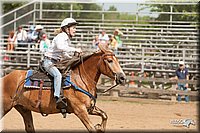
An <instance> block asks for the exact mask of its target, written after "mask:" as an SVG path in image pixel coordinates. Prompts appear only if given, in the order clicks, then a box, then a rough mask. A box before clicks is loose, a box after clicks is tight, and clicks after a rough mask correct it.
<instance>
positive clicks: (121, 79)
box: [116, 73, 126, 85]
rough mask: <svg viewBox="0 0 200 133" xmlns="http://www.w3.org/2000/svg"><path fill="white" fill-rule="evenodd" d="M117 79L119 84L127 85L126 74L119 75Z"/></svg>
mask: <svg viewBox="0 0 200 133" xmlns="http://www.w3.org/2000/svg"><path fill="white" fill-rule="evenodd" d="M116 75H117V79H116V82H117V83H118V84H122V85H125V82H126V75H125V74H124V73H117V74H116Z"/></svg>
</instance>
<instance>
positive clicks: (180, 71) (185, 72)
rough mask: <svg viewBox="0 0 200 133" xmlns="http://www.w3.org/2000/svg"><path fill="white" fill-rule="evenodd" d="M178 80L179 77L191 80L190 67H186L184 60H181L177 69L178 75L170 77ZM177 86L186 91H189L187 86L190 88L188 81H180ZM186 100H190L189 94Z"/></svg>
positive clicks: (179, 96)
mask: <svg viewBox="0 0 200 133" xmlns="http://www.w3.org/2000/svg"><path fill="white" fill-rule="evenodd" d="M174 79H175V80H178V79H185V80H189V73H188V69H187V68H185V63H184V61H179V68H178V69H177V70H176V76H175V77H173V78H170V80H174ZM176 88H177V89H178V90H184V91H185V92H187V88H188V83H178V84H177V85H176ZM178 101H179V102H180V101H181V95H180V94H178ZM185 102H189V96H187V95H185Z"/></svg>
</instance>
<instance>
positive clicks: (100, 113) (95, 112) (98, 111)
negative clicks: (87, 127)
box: [89, 106, 108, 132]
mask: <svg viewBox="0 0 200 133" xmlns="http://www.w3.org/2000/svg"><path fill="white" fill-rule="evenodd" d="M89 114H91V115H98V116H101V118H102V122H101V124H97V125H96V126H95V128H96V129H97V130H98V131H100V132H105V129H106V123H107V119H108V116H107V114H106V113H105V112H104V111H103V110H101V109H100V108H98V107H97V106H95V107H94V109H93V110H92V111H91V112H90V113H89Z"/></svg>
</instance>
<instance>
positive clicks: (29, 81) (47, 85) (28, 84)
mask: <svg viewBox="0 0 200 133" xmlns="http://www.w3.org/2000/svg"><path fill="white" fill-rule="evenodd" d="M33 74H34V78H32V77H33ZM37 74H38V75H40V76H41V75H42V73H41V72H36V71H34V70H28V71H27V74H26V79H25V83H24V87H25V88H33V89H39V88H40V80H43V81H44V84H43V89H52V88H53V78H52V77H50V76H46V74H45V73H43V74H44V77H45V78H44V77H43V78H42V77H40V76H39V77H40V78H35V77H37ZM66 80H67V81H70V75H69V76H67V77H66V78H65V79H63V81H62V82H63V83H62V88H63V89H64V88H68V87H70V86H71V84H69V83H68V82H67V81H66Z"/></svg>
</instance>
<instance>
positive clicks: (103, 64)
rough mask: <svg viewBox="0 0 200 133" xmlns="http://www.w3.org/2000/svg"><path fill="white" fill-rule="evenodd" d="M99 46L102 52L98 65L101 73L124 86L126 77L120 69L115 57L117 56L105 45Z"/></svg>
mask: <svg viewBox="0 0 200 133" xmlns="http://www.w3.org/2000/svg"><path fill="white" fill-rule="evenodd" d="M98 46H99V49H100V50H101V52H102V56H101V58H100V60H99V63H98V67H99V71H100V72H101V73H102V74H104V75H106V76H108V77H110V78H111V79H115V81H116V83H117V84H123V85H124V84H125V80H126V76H125V74H124V72H123V70H122V68H121V67H120V65H119V62H118V59H117V58H116V57H115V54H114V53H113V51H112V50H110V49H108V48H107V47H106V45H104V44H99V45H98Z"/></svg>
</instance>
